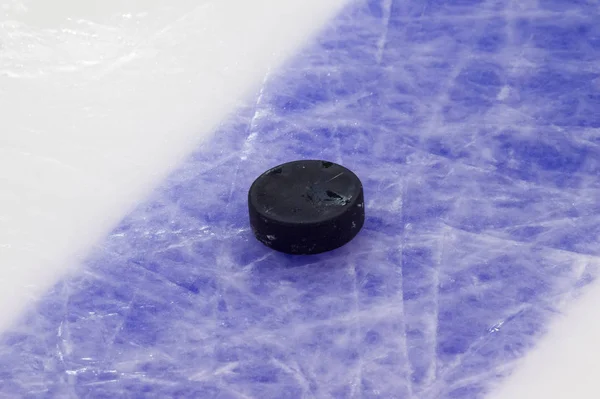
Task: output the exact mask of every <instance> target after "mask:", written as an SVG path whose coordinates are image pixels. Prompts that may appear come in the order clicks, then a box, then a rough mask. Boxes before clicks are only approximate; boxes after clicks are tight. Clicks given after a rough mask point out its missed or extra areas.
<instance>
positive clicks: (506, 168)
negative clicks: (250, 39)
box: [0, 0, 600, 399]
mask: <svg viewBox="0 0 600 399" xmlns="http://www.w3.org/2000/svg"><path fill="white" fill-rule="evenodd" d="M599 60H600V11H599V6H598V3H597V2H594V1H584V0H579V1H548V0H539V1H537V2H534V1H506V0H498V1H494V0H491V1H478V0H456V1H443V0H435V1H433V0H430V1H421V0H419V1H417V0H414V1H409V0H394V1H390V0H384V1H369V2H360V1H359V2H354V3H352V4H351V5H350V6H349V7H348V8H347V9H346V10H345V11H344V12H343V13H342V14H341V15H339V16H338V17H337V18H336V19H335V20H333V21H331V22H330V24H329V26H328V27H327V29H326V30H325V31H323V32H322V34H321V35H320V36H319V37H318V38H316V39H315V40H314V41H313V42H312V44H310V45H309V46H308V47H307V48H306V49H305V50H303V52H302V53H301V54H299V55H298V56H297V57H296V58H295V59H294V60H293V61H292V62H290V63H289V64H288V65H287V66H285V67H284V68H282V69H280V70H278V71H272V73H270V74H269V75H268V76H266V77H265V81H264V82H263V85H262V88H261V91H260V93H259V94H258V95H257V97H256V98H255V99H254V100H252V101H251V104H250V105H248V106H243V107H241V108H240V109H238V110H237V111H235V112H234V114H233V115H232V116H231V117H230V118H229V119H228V120H226V121H224V123H223V125H222V126H221V128H220V129H219V131H218V132H217V133H216V135H215V136H214V138H212V139H210V140H209V141H207V142H206V143H205V144H204V145H203V146H202V148H199V149H198V150H197V151H196V152H195V153H194V154H193V155H192V156H191V157H189V158H188V159H187V160H186V162H185V163H184V164H183V165H182V166H181V167H180V168H179V169H178V170H177V171H175V172H174V173H173V174H172V175H171V176H170V178H169V179H168V180H167V181H165V182H163V183H162V185H160V186H159V187H158V188H157V189H156V191H155V192H154V194H153V195H152V196H151V198H149V199H148V200H147V202H145V203H143V204H141V205H139V207H138V208H137V209H136V210H135V211H134V212H132V213H131V214H130V215H129V216H128V217H127V218H126V219H125V220H123V221H122V223H121V224H120V225H119V226H118V227H117V228H116V229H115V230H114V231H113V233H112V234H110V236H109V237H107V238H106V240H105V241H104V242H103V243H101V244H99V246H98V249H97V250H96V251H95V253H94V254H93V255H91V256H90V257H89V259H88V261H87V262H86V263H85V264H84V265H83V266H82V267H81V268H80V269H78V271H77V272H76V273H74V274H73V275H70V276H69V277H68V278H66V279H64V280H63V281H62V282H60V283H59V284H57V285H56V286H55V287H54V288H53V289H52V290H51V291H50V292H48V294H47V295H46V296H45V298H44V299H43V301H41V303H39V304H38V305H37V306H36V307H35V308H34V309H32V310H31V311H30V312H29V313H28V314H27V315H25V316H24V317H23V318H22V320H21V321H20V323H18V324H17V325H15V326H14V328H12V329H11V330H10V331H9V332H7V333H5V334H4V335H3V337H2V339H1V343H0V396H3V397H30V398H44V397H90V398H91V397H93V398H104V397H105V398H117V397H122V398H127V397H131V398H134V397H136V398H137V397H164V398H167V397H169V398H176V397H196V398H222V399H224V398H278V399H283V398H302V397H303V398H310V397H320V398H325V397H335V398H358V397H364V398H377V397H379V398H419V399H428V398H469V399H471V398H479V397H482V396H483V395H484V394H485V392H487V391H488V390H489V389H490V387H492V386H493V385H494V384H496V383H497V382H498V381H500V380H501V379H502V377H503V376H505V375H507V374H508V373H509V372H511V370H512V369H513V366H514V364H515V361H516V360H518V359H519V358H520V357H522V355H523V354H524V353H526V352H527V351H528V350H530V349H531V348H532V346H533V345H534V344H535V342H536V340H537V339H538V338H539V337H540V335H541V334H543V332H544V331H545V326H546V325H547V323H548V321H549V320H550V319H551V318H552V316H553V315H554V314H556V312H560V311H561V309H562V307H563V305H564V304H565V303H567V302H568V301H569V300H570V299H571V298H573V297H574V296H575V295H576V294H577V292H578V290H579V289H580V288H581V287H583V286H584V285H586V284H587V283H588V282H590V281H591V280H593V278H594V277H595V274H596V264H597V256H598V255H600V245H599V239H598V237H599V233H600V224H599V222H600V219H599V218H598V212H599V210H600V205H598V198H600V177H599V176H600V175H599V173H600V147H599V145H600V130H599V128H600V112H598V111H599V110H600V78H599V76H600V62H599ZM198 112H202V110H198ZM297 158H322V159H329V160H332V161H335V162H339V163H342V164H344V165H346V166H348V167H350V168H351V169H353V170H355V171H356V173H357V174H358V175H359V176H360V177H361V178H362V179H363V182H364V185H365V190H366V203H367V213H368V219H367V222H366V225H365V228H364V230H363V232H361V234H360V235H359V236H358V237H357V239H356V240H355V241H354V242H352V243H351V244H350V245H347V246H346V247H344V248H342V249H340V250H337V251H334V252H331V253H327V254H322V255H318V256H313V257H289V256H285V255H281V254H278V253H274V252H272V251H270V250H269V249H267V248H266V247H263V246H262V245H261V244H259V243H258V242H257V241H256V240H254V239H253V238H252V236H251V233H250V231H249V229H248V221H247V211H246V194H247V189H248V187H249V185H250V183H251V182H252V180H253V179H254V178H255V177H256V176H257V175H258V174H260V173H261V172H262V171H264V170H265V169H267V168H269V167H271V166H273V165H276V164H278V163H280V162H283V161H289V160H293V159H297Z"/></svg>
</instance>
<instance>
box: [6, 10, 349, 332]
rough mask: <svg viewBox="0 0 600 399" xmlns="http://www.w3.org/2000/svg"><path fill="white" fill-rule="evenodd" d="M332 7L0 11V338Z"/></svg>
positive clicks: (301, 41) (327, 16)
mask: <svg viewBox="0 0 600 399" xmlns="http://www.w3.org/2000/svg"><path fill="white" fill-rule="evenodd" d="M343 3H344V2H343V0H289V1H286V2H285V3H284V2H281V1H279V0H252V2H245V1H240V0H219V1H197V0H178V1H177V2H173V1H171V0H146V1H122V0H103V1H94V2H81V1H78V0H54V1H51V2H49V1H47V0H11V1H7V0H5V1H0V109H1V110H2V111H1V115H0V265H1V270H2V274H1V275H0V287H1V289H0V330H3V329H4V328H5V327H6V326H7V325H8V324H10V323H11V321H12V320H14V318H15V317H16V316H17V315H18V314H19V313H20V311H22V309H23V307H24V306H25V305H26V304H27V303H30V301H31V300H32V299H35V298H37V297H38V296H39V295H40V293H43V292H45V290H46V289H47V288H49V287H50V286H51V285H52V284H54V283H55V282H56V281H57V280H58V278H59V277H60V276H62V274H63V273H64V272H65V270H66V269H67V268H68V266H69V265H76V264H78V263H79V259H80V257H81V256H84V255H86V254H87V253H89V251H90V248H91V247H92V246H93V245H94V244H95V243H97V242H98V241H100V240H101V239H102V238H103V237H106V235H107V234H108V233H109V232H110V230H111V229H112V228H114V226H115V225H117V224H118V222H119V221H120V220H121V219H122V218H123V217H124V216H125V215H126V214H127V212H128V211H130V210H131V209H132V208H133V207H134V206H135V205H138V204H139V203H140V202H141V201H142V200H143V199H144V198H146V197H147V195H148V193H149V191H150V190H151V188H152V187H153V186H156V184H157V182H160V181H162V179H164V177H165V176H166V175H168V173H169V172H171V171H172V170H173V168H174V166H175V165H177V164H179V163H180V162H181V159H182V157H183V154H189V153H190V152H192V150H193V149H194V148H197V145H198V142H199V141H201V139H202V138H203V137H205V136H207V134H208V133H211V132H213V131H214V128H215V126H217V125H218V123H219V122H220V121H221V120H222V119H223V118H224V117H225V116H226V115H227V113H229V112H231V111H232V109H234V108H235V106H236V103H237V102H238V101H239V100H240V98H241V97H243V96H244V95H247V94H248V93H249V92H252V91H254V90H256V89H257V88H259V87H260V82H262V80H263V76H264V74H265V73H266V72H268V71H269V70H270V69H276V68H277V67H278V65H280V64H281V63H282V62H283V61H284V60H285V59H286V58H287V57H289V56H290V55H291V54H294V53H295V52H296V51H297V49H298V47H299V46H301V45H303V44H304V43H305V42H306V39H307V36H310V35H311V34H314V33H315V31H317V30H318V29H319V27H320V26H322V24H323V23H324V22H325V21H327V20H328V19H330V18H331V16H332V15H334V14H335V13H336V10H338V9H339V8H340V7H341V5H342V4H343ZM232 9H235V10H236V12H235V13H232V12H231V10H232ZM256 21H260V23H257V22H256Z"/></svg>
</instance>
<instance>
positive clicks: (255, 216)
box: [248, 160, 365, 255]
mask: <svg viewBox="0 0 600 399" xmlns="http://www.w3.org/2000/svg"><path fill="white" fill-rule="evenodd" d="M248 208H249V212H250V225H251V226H252V231H253V233H254V235H255V236H256V238H257V239H258V240H259V241H260V242H262V243H263V244H265V245H266V246H268V247H270V248H272V249H274V250H277V251H280V252H284V253H288V254H296V255H309V254H317V253H321V252H326V251H331V250H333V249H336V248H339V247H341V246H342V245H344V244H346V243H348V242H350V241H351V240H352V239H353V238H354V237H355V236H356V234H358V232H359V231H360V229H361V228H362V226H363V223H364V220H365V208H364V196H363V188H362V183H361V182H360V179H359V178H358V177H357V176H356V175H355V174H354V173H353V172H351V171H350V170H348V169H346V168H345V167H343V166H341V165H338V164H335V163H333V162H327V161H317V160H305V161H294V162H289V163H285V164H283V165H279V166H276V167H274V168H272V169H270V170H268V171H266V172H265V173H263V174H262V175H260V176H259V177H258V178H257V179H256V180H255V181H254V183H253V184H252V186H251V187H250V191H249V192H248Z"/></svg>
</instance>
